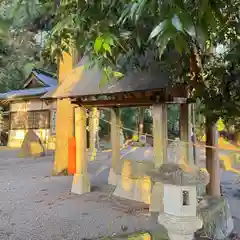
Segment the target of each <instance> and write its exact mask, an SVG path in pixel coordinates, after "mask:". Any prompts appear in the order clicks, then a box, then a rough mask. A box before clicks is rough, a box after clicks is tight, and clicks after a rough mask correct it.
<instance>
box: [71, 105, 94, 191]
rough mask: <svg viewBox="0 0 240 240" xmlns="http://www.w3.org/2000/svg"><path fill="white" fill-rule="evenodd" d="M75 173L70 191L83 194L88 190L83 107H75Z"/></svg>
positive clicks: (84, 113) (88, 179) (88, 180)
mask: <svg viewBox="0 0 240 240" xmlns="http://www.w3.org/2000/svg"><path fill="white" fill-rule="evenodd" d="M75 138H76V173H75V174H74V178H73V183H72V192H73V193H76V194H83V193H86V192H90V178H89V175H88V170H87V169H88V160H87V152H86V145H87V142H86V140H87V139H86V112H85V109H84V108H83V107H77V108H75Z"/></svg>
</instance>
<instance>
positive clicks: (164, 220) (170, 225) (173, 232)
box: [158, 213, 202, 240]
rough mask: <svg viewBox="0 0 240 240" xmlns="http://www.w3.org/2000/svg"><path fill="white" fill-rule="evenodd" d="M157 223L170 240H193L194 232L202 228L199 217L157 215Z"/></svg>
mask: <svg viewBox="0 0 240 240" xmlns="http://www.w3.org/2000/svg"><path fill="white" fill-rule="evenodd" d="M158 223H159V224H161V225H163V226H164V227H165V228H166V229H167V231H168V236H169V239H170V240H193V239H194V238H193V236H194V233H195V232H196V230H198V229H201V227H202V220H201V219H200V218H199V217H194V216H192V217H190V216H189V217H187V216H185V217H184V216H181V217H180V216H174V215H170V214H167V213H160V214H159V216H158Z"/></svg>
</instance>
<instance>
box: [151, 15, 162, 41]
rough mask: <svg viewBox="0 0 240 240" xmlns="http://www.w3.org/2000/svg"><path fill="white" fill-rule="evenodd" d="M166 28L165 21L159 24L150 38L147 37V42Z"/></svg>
mask: <svg viewBox="0 0 240 240" xmlns="http://www.w3.org/2000/svg"><path fill="white" fill-rule="evenodd" d="M165 26H166V20H164V21H163V22H161V23H159V24H158V25H157V26H156V27H155V28H154V29H153V30H152V32H151V34H150V36H149V39H148V40H151V39H153V38H155V37H156V36H157V35H159V34H160V33H161V32H162V31H163V29H164V27H165Z"/></svg>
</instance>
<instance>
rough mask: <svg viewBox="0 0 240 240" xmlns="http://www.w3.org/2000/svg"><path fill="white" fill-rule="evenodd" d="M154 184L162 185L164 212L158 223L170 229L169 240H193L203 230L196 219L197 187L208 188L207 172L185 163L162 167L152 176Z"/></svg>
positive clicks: (200, 222) (200, 223) (199, 221)
mask: <svg viewBox="0 0 240 240" xmlns="http://www.w3.org/2000/svg"><path fill="white" fill-rule="evenodd" d="M151 176H152V178H153V180H154V181H156V182H162V183H163V191H164V197H163V206H164V207H163V209H164V211H163V212H162V213H160V214H159V216H158V222H159V223H160V224H162V225H163V226H164V227H165V228H166V229H167V230H168V236H169V238H170V240H192V239H193V236H194V233H195V231H197V230H198V229H200V228H201V227H202V220H201V219H200V218H198V217H197V184H199V183H201V184H204V185H206V184H207V183H208V181H209V175H208V173H207V172H206V171H204V170H202V169H198V168H196V167H194V168H193V167H191V168H190V167H187V168H186V166H185V165H182V164H172V163H169V164H163V165H162V166H161V167H160V168H159V169H158V170H155V171H154V172H152V173H151Z"/></svg>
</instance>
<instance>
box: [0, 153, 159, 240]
mask: <svg viewBox="0 0 240 240" xmlns="http://www.w3.org/2000/svg"><path fill="white" fill-rule="evenodd" d="M14 156H16V150H15V151H13V150H11V151H5V150H0V189H1V192H0V240H7V239H9V240H10V239H14V240H30V239H31V240H42V239H43V240H62V239H71V240H75V239H84V238H95V237H99V236H108V235H111V234H113V233H122V232H123V230H124V231H126V232H127V231H128V232H134V231H139V230H142V229H154V228H156V227H159V225H157V224H156V220H155V219H153V218H150V217H148V216H145V215H144V212H140V213H139V212H138V213H135V212H131V210H130V208H131V207H132V208H136V203H135V202H134V205H133V204H132V202H131V201H125V202H124V201H123V202H121V201H120V200H119V201H117V200H118V199H113V200H112V199H108V200H107V201H104V200H103V199H102V198H104V197H106V198H107V191H108V190H109V189H108V188H106V187H105V188H106V189H105V188H104V189H101V191H102V192H105V195H104V193H102V194H100V193H99V191H98V188H95V190H94V192H92V193H90V194H86V195H82V196H78V195H74V194H71V193H70V192H69V190H70V189H71V183H72V177H65V176H61V177H51V176H50V174H51V169H52V164H53V161H52V159H53V157H52V156H48V157H43V158H38V159H17V158H14ZM98 166H100V163H99V162H96V164H91V166H90V172H92V173H93V172H94V171H95V170H96V169H97V168H98ZM104 171H108V169H105V170H104ZM104 171H103V172H102V173H100V174H99V175H98V177H95V179H93V182H99V179H101V181H102V180H105V181H106V179H104V177H103V176H104V175H106V172H105V174H103V173H104ZM131 204H132V205H131ZM126 206H129V207H128V208H126ZM142 207H144V206H140V205H139V206H138V208H142ZM136 214H138V216H137V217H136ZM126 225H127V226H128V228H127V229H126V228H125V227H122V226H126Z"/></svg>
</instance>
